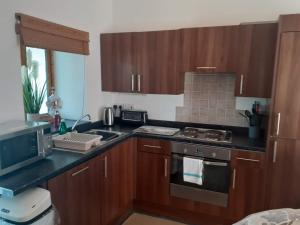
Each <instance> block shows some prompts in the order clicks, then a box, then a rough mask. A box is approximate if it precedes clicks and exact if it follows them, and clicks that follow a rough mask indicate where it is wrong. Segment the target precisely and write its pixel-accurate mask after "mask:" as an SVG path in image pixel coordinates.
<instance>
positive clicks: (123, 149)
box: [48, 139, 136, 225]
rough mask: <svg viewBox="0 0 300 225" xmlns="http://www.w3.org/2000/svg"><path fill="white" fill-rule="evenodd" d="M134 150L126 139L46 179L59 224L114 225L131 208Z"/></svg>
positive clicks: (131, 141) (132, 141)
mask: <svg viewBox="0 0 300 225" xmlns="http://www.w3.org/2000/svg"><path fill="white" fill-rule="evenodd" d="M135 149H136V141H135V140H134V139H129V140H126V141H124V142H123V143H121V144H119V145H116V146H115V147H113V148H112V149H110V150H109V151H107V153H104V154H103V155H101V156H98V157H96V158H94V159H91V160H90V161H88V162H86V163H83V164H81V165H79V166H77V167H75V168H73V169H71V170H69V171H67V172H65V173H63V174H61V175H59V176H57V177H55V178H53V179H51V180H49V181H48V189H49V191H50V192H51V196H52V201H53V204H54V205H55V206H56V207H57V209H58V212H59V214H60V217H61V225H83V224H84V225H114V224H117V223H118V221H119V220H121V219H122V217H123V216H124V215H125V216H126V215H127V214H128V213H129V212H131V211H132V202H133V198H134V189H135V187H134V182H135V175H134V173H135V172H134V171H135V169H134V166H135V164H134V159H135Z"/></svg>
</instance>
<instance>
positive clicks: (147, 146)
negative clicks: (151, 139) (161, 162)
mask: <svg viewBox="0 0 300 225" xmlns="http://www.w3.org/2000/svg"><path fill="white" fill-rule="evenodd" d="M144 147H146V148H158V149H161V148H162V147H161V146H155V145H144Z"/></svg>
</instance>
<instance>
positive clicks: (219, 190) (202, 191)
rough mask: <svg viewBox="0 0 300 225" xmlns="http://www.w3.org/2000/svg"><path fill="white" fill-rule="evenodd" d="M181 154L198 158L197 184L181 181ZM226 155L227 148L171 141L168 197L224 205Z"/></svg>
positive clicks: (227, 176) (227, 172)
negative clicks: (199, 162) (200, 166)
mask: <svg viewBox="0 0 300 225" xmlns="http://www.w3.org/2000/svg"><path fill="white" fill-rule="evenodd" d="M185 157H186V158H192V159H199V161H201V163H202V171H201V173H202V174H201V177H202V182H201V185H199V184H197V183H191V182H186V181H185V180H184V166H185V165H184V158H185ZM230 157H231V150H230V149H229V148H224V147H218V146H211V145H202V144H190V143H185V142H172V164H171V178H170V190H171V196H174V197H178V198H184V199H189V200H193V201H199V202H203V203H209V204H214V205H217V206H222V207H227V204H228V193H229V186H230Z"/></svg>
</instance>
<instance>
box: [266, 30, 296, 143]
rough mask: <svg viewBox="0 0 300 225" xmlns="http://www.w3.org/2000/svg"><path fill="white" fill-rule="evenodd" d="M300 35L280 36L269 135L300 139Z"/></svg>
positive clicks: (290, 33)
mask: <svg viewBox="0 0 300 225" xmlns="http://www.w3.org/2000/svg"><path fill="white" fill-rule="evenodd" d="M299 57H300V32H287V33H282V34H281V35H280V44H279V55H278V63H277V77H276V86H275V91H274V106H273V107H274V108H273V116H272V128H271V132H272V133H271V135H274V136H278V137H280V138H289V139H300V104H299V101H300V90H299V87H300V76H299V71H300V64H299Z"/></svg>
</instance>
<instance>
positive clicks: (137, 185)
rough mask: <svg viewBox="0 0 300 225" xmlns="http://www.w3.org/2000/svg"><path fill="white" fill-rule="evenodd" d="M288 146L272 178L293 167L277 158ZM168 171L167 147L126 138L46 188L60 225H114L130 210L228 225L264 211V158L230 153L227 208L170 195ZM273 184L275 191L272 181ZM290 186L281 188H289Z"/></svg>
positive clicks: (154, 141) (209, 224)
mask: <svg viewBox="0 0 300 225" xmlns="http://www.w3.org/2000/svg"><path fill="white" fill-rule="evenodd" d="M293 146H294V144H293V143H285V142H282V143H280V144H279V145H278V147H279V148H278V166H277V167H276V168H275V167H274V171H275V174H276V173H277V174H278V173H279V171H280V170H281V169H280V168H281V167H280V166H283V165H284V167H285V168H286V170H287V171H288V170H289V169H291V168H292V167H293V166H295V165H296V164H287V163H286V161H285V160H284V158H282V157H281V156H282V152H283V151H286V149H289V148H292V147H293ZM295 146H296V145H295ZM281 150H282V151H281ZM292 153H293V151H291V156H292ZM293 154H294V155H295V153H293ZM171 166H172V165H171V142H169V141H166V140H160V139H150V138H138V140H136V139H129V140H126V141H124V142H122V143H121V144H118V145H116V146H114V147H112V148H111V149H110V150H108V151H107V152H106V153H104V154H102V155H101V156H98V157H95V158H94V159H91V160H89V161H87V162H85V163H83V164H81V165H79V166H77V167H75V168H73V169H71V170H69V171H67V172H65V173H63V174H61V175H59V176H57V177H55V178H53V179H51V180H49V181H48V188H49V190H50V191H51V195H52V200H53V203H54V205H55V206H56V207H57V209H58V211H59V213H60V217H61V221H62V223H61V224H62V225H77V224H78V225H82V224H85V225H115V224H120V222H122V221H123V220H124V219H125V218H126V216H128V215H129V214H130V213H131V212H132V211H133V209H134V210H137V211H143V212H146V213H151V214H156V215H160V216H167V217H170V218H173V219H176V220H178V221H182V222H185V223H188V224H205V225H227V224H228V225H229V224H233V223H234V222H236V221H238V220H240V219H242V218H244V217H245V216H247V215H249V214H251V213H254V212H258V211H262V210H264V209H265V208H264V206H265V204H264V197H265V188H264V187H265V154H264V153H258V152H250V151H243V150H233V151H232V159H231V169H232V180H231V187H230V191H229V203H228V207H220V206H215V205H210V204H206V203H202V202H197V201H192V200H186V199H181V198H176V197H174V196H171V195H170V170H171ZM276 176H277V175H276ZM273 177H274V176H273ZM279 178H280V179H281V180H280V181H282V183H284V181H283V178H282V177H279ZM273 181H274V182H273V185H274V186H276V187H278V184H277V183H276V182H277V181H276V179H273ZM292 183H293V182H288V183H286V185H285V186H284V185H283V184H282V185H281V186H282V187H283V186H284V188H286V187H287V186H288V185H291V186H292V187H293V185H292ZM295 187H296V186H295ZM272 191H273V192H272V193H275V194H278V192H279V191H280V190H279V189H276V188H275V187H274V188H272ZM281 203H285V202H284V201H283V200H282V198H281V199H279V200H278V201H277V200H276V202H275V201H273V204H274V205H276V206H280V205H284V204H281Z"/></svg>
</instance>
